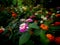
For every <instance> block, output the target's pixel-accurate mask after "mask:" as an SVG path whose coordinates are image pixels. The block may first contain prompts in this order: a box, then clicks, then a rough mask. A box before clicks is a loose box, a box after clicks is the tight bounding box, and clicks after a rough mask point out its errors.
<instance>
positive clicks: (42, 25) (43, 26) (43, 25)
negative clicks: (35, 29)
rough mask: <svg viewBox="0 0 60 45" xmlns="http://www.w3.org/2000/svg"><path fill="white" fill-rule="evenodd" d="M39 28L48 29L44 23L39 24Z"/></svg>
mask: <svg viewBox="0 0 60 45" xmlns="http://www.w3.org/2000/svg"><path fill="white" fill-rule="evenodd" d="M40 28H42V29H43V30H48V26H47V25H45V24H41V26H40Z"/></svg>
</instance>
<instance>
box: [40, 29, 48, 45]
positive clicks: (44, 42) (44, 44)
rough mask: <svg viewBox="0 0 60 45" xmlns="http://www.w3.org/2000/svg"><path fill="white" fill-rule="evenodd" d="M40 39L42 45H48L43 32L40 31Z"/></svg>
mask: <svg viewBox="0 0 60 45" xmlns="http://www.w3.org/2000/svg"><path fill="white" fill-rule="evenodd" d="M40 39H41V42H42V44H43V45H48V44H49V40H48V39H47V37H46V36H45V31H43V30H41V31H40Z"/></svg>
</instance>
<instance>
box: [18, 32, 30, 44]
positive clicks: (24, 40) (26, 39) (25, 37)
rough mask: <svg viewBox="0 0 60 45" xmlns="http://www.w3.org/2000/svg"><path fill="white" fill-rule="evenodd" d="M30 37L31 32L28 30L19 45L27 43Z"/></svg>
mask: <svg viewBox="0 0 60 45" xmlns="http://www.w3.org/2000/svg"><path fill="white" fill-rule="evenodd" d="M29 38H30V34H29V33H28V32H26V33H24V34H23V35H22V36H21V37H20V39H19V45H22V44H24V43H26V42H27V41H28V40H29Z"/></svg>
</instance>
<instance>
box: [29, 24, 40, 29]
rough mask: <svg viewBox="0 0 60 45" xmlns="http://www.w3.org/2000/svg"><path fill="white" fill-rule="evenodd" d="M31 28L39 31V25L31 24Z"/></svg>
mask: <svg viewBox="0 0 60 45" xmlns="http://www.w3.org/2000/svg"><path fill="white" fill-rule="evenodd" d="M29 28H34V29H39V27H38V25H37V23H31V24H29Z"/></svg>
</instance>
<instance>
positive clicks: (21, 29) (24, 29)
mask: <svg viewBox="0 0 60 45" xmlns="http://www.w3.org/2000/svg"><path fill="white" fill-rule="evenodd" d="M27 30H28V24H27V23H22V24H21V25H20V27H19V31H20V32H26V31H27Z"/></svg>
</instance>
